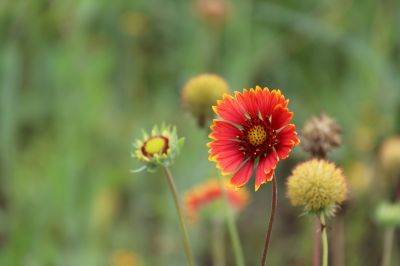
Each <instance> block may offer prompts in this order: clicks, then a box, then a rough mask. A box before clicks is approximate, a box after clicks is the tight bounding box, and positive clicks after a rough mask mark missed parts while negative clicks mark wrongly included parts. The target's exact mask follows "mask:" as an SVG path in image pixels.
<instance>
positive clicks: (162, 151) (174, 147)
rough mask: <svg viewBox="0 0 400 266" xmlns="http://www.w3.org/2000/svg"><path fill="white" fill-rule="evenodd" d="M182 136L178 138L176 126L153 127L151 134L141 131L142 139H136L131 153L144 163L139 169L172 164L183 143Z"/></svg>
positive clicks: (150, 168) (151, 168)
mask: <svg viewBox="0 0 400 266" xmlns="http://www.w3.org/2000/svg"><path fill="white" fill-rule="evenodd" d="M183 141H184V139H183V138H178V135H177V133H176V128H175V127H171V126H164V125H163V126H161V128H159V127H157V126H155V127H153V129H152V131H151V134H150V135H149V134H147V133H146V132H143V139H141V140H136V143H135V144H134V147H135V152H134V153H133V154H132V156H133V157H134V158H136V159H137V160H138V161H140V162H143V163H145V164H144V165H143V166H142V167H141V168H139V169H138V170H135V171H133V172H139V171H141V170H144V169H147V170H150V171H151V170H154V169H155V168H156V166H157V165H164V166H168V165H170V164H172V162H173V160H174V158H175V157H176V155H178V154H179V152H180V149H181V147H182V145H183Z"/></svg>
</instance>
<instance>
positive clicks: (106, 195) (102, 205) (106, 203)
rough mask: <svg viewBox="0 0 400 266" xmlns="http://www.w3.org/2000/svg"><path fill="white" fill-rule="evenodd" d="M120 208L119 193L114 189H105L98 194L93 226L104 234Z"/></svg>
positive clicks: (93, 212)
mask: <svg viewBox="0 0 400 266" xmlns="http://www.w3.org/2000/svg"><path fill="white" fill-rule="evenodd" d="M117 208H118V202H117V195H116V193H115V191H113V190H110V189H108V190H103V191H101V192H99V193H98V194H97V195H96V198H95V200H94V205H93V209H92V215H91V221H92V224H93V228H94V229H95V231H96V232H97V233H99V234H102V233H103V232H104V231H106V230H107V228H108V227H109V226H110V225H111V223H112V221H113V218H114V216H115V214H116V211H117Z"/></svg>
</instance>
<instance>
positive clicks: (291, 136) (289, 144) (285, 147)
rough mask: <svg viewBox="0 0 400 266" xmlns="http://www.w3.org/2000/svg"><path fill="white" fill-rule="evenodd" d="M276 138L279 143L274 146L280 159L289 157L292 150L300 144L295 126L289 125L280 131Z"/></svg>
mask: <svg viewBox="0 0 400 266" xmlns="http://www.w3.org/2000/svg"><path fill="white" fill-rule="evenodd" d="M277 138H278V140H279V143H278V144H277V145H276V146H275V149H276V151H277V153H278V155H279V158H280V159H286V158H287V157H288V156H289V153H290V151H291V150H292V148H293V147H294V146H295V145H297V144H299V143H300V141H299V139H298V138H297V133H296V131H295V126H294V125H293V124H289V125H288V126H286V127H285V128H284V129H282V131H281V132H279V134H278V136H277Z"/></svg>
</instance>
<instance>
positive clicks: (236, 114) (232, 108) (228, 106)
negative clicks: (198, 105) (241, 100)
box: [212, 94, 246, 125]
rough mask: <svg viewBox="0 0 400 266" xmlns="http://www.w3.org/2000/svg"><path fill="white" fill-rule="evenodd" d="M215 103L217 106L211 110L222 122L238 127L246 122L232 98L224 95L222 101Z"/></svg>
mask: <svg viewBox="0 0 400 266" xmlns="http://www.w3.org/2000/svg"><path fill="white" fill-rule="evenodd" d="M217 103H218V105H217V106H213V107H212V108H213V110H214V112H215V113H216V114H217V115H219V116H220V117H222V118H223V119H224V120H226V121H229V122H232V123H234V124H238V125H240V124H241V123H243V122H244V121H246V116H245V115H244V113H243V112H242V110H241V109H240V106H239V104H238V102H237V101H236V100H235V99H234V98H233V97H232V96H230V95H228V94H224V96H223V99H222V100H218V101H217Z"/></svg>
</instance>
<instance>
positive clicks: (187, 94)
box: [182, 74, 229, 127]
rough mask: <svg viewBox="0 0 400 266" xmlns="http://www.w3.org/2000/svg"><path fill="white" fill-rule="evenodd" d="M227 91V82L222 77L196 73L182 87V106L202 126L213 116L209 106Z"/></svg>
mask: <svg viewBox="0 0 400 266" xmlns="http://www.w3.org/2000/svg"><path fill="white" fill-rule="evenodd" d="M228 92H229V87H228V83H227V82H226V81H225V80H224V79H223V78H222V77H220V76H217V75H214V74H202V75H198V76H195V77H194V78H192V79H190V80H189V81H188V82H187V83H186V84H185V86H184V87H183V90H182V103H183V107H184V108H185V109H186V110H188V111H189V112H190V113H192V114H193V115H194V116H195V117H196V118H197V120H198V124H199V126H201V127H204V125H205V123H206V122H207V120H210V119H212V118H213V117H214V112H213V111H212V108H211V107H212V106H213V105H215V104H216V101H217V99H219V98H221V97H222V95H223V94H224V93H228Z"/></svg>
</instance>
